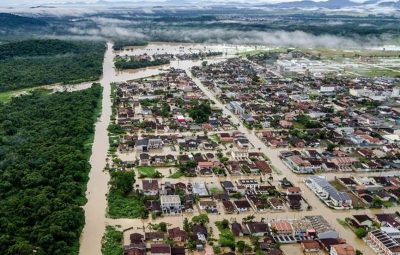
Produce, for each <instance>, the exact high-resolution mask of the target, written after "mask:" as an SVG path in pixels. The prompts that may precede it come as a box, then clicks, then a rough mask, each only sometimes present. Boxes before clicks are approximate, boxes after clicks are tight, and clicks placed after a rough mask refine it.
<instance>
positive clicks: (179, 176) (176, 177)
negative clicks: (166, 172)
mask: <svg viewBox="0 0 400 255" xmlns="http://www.w3.org/2000/svg"><path fill="white" fill-rule="evenodd" d="M183 175H184V174H183V173H182V172H181V171H179V170H178V171H176V172H175V173H173V174H171V175H170V176H168V178H172V179H179V178H181V177H182V176H183Z"/></svg>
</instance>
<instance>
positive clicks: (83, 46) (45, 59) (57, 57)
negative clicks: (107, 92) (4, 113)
mask: <svg viewBox="0 0 400 255" xmlns="http://www.w3.org/2000/svg"><path fill="white" fill-rule="evenodd" d="M105 49H106V47H105V44H104V43H102V42H72V41H61V40H26V41H17V42H10V43H6V44H3V45H0V92H1V91H8V90H15V89H21V88H29V87H35V86H40V85H48V84H53V83H64V84H67V83H79V82H85V81H95V80H98V79H99V78H100V76H101V75H102V71H103V70H102V64H103V57H104V52H105Z"/></svg>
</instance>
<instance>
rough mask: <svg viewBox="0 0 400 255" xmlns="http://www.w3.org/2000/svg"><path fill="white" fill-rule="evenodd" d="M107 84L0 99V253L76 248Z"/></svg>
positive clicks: (64, 254) (62, 253)
mask: <svg viewBox="0 0 400 255" xmlns="http://www.w3.org/2000/svg"><path fill="white" fill-rule="evenodd" d="M101 93H102V88H101V86H100V85H93V86H92V88H90V89H86V90H82V91H76V92H69V93H68V92H63V93H55V94H48V93H45V92H42V91H34V92H33V93H32V94H31V95H24V96H20V97H16V98H13V99H12V101H11V102H9V103H7V104H4V105H0V133H1V134H0V137H1V139H0V180H1V182H0V229H1V231H0V254H2V255H16V254H18V255H32V254H37V255H44V254H53V255H57V254H60V255H67V254H77V253H78V247H79V236H80V233H81V230H82V228H83V226H84V224H85V218H84V211H83V209H82V208H81V206H82V205H83V204H84V203H85V190H86V183H87V180H88V172H89V169H90V164H89V163H88V160H89V156H90V148H91V146H90V145H91V140H92V137H93V133H94V122H95V120H96V117H97V115H98V111H99V110H100V98H101Z"/></svg>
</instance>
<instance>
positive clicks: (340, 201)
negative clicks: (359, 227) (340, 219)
mask: <svg viewBox="0 0 400 255" xmlns="http://www.w3.org/2000/svg"><path fill="white" fill-rule="evenodd" d="M305 182H306V185H307V186H308V187H309V188H310V189H311V190H312V191H313V192H314V193H315V194H316V195H317V196H318V197H319V198H320V199H322V200H324V201H325V203H326V204H327V205H328V206H330V207H334V208H335V209H350V208H352V200H351V198H350V196H349V195H348V194H347V193H346V192H341V191H338V190H337V189H336V188H335V187H333V186H332V185H331V184H330V183H329V182H328V181H327V180H326V179H325V178H324V177H320V176H311V177H308V178H307V179H306V181H305Z"/></svg>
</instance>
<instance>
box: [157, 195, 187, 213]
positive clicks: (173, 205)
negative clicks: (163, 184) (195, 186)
mask: <svg viewBox="0 0 400 255" xmlns="http://www.w3.org/2000/svg"><path fill="white" fill-rule="evenodd" d="M160 203H161V210H162V212H163V213H165V214H176V213H181V212H182V205H181V199H180V197H179V196H178V195H161V196H160Z"/></svg>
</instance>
